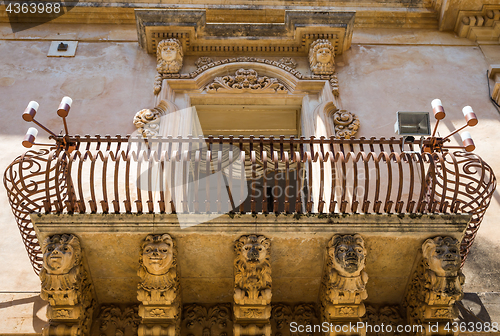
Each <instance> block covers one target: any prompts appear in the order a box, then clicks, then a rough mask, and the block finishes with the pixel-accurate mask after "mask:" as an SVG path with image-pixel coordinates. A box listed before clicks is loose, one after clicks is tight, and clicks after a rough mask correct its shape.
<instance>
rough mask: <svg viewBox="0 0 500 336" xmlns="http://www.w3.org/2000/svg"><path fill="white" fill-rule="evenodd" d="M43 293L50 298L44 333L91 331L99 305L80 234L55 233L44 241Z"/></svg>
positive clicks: (73, 334) (72, 334) (63, 334)
mask: <svg viewBox="0 0 500 336" xmlns="http://www.w3.org/2000/svg"><path fill="white" fill-rule="evenodd" d="M42 253H43V269H42V271H41V272H40V280H41V281H42V288H41V293H40V296H41V298H42V299H43V300H45V301H48V302H49V307H48V308H47V318H48V319H49V325H48V326H47V327H45V328H44V329H43V335H44V336H52V335H58V336H77V335H87V334H88V331H89V330H90V325H91V323H92V314H93V310H94V306H95V300H94V295H93V289H92V285H91V283H90V279H89V278H88V276H87V272H86V271H85V269H84V267H83V263H82V258H83V254H82V249H81V246H80V240H79V239H78V237H76V236H74V235H72V234H63V235H53V236H50V237H47V238H46V239H45V240H44V241H43V242H42Z"/></svg>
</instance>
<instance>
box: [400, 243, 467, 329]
mask: <svg viewBox="0 0 500 336" xmlns="http://www.w3.org/2000/svg"><path fill="white" fill-rule="evenodd" d="M422 256H423V258H422V260H421V261H420V263H419V264H418V266H417V269H416V270H415V273H414V275H413V279H412V281H411V283H410V285H409V288H408V290H407V292H406V298H405V301H404V303H403V306H404V308H405V309H406V315H407V318H408V323H409V324H424V323H425V324H427V322H438V323H447V322H451V321H452V320H453V319H454V318H456V317H457V316H458V310H457V308H456V307H455V306H454V304H455V302H456V301H458V300H460V299H461V298H462V296H463V290H462V285H463V283H464V280H465V277H464V275H463V274H462V272H461V271H460V261H461V258H460V242H459V241H458V240H457V239H455V238H452V237H435V238H433V239H427V240H426V241H425V242H424V243H423V244H422ZM446 334H447V333H446V332H445V331H444V330H442V328H439V331H438V333H437V335H446Z"/></svg>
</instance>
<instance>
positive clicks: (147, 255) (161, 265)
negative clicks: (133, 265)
mask: <svg viewBox="0 0 500 336" xmlns="http://www.w3.org/2000/svg"><path fill="white" fill-rule="evenodd" d="M173 252H174V251H173V246H172V242H171V241H169V240H164V241H152V242H150V243H148V244H146V245H145V246H144V249H143V253H142V262H143V263H144V266H145V267H146V269H147V270H148V272H149V273H151V274H154V275H162V274H165V273H167V272H168V270H169V269H170V267H171V266H172V261H173V256H174V255H173Z"/></svg>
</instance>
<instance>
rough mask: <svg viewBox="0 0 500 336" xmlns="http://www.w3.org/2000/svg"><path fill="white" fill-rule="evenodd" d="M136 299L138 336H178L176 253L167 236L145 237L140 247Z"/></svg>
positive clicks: (172, 243)
mask: <svg viewBox="0 0 500 336" xmlns="http://www.w3.org/2000/svg"><path fill="white" fill-rule="evenodd" d="M139 262H140V268H139V271H138V273H137V274H138V275H139V277H140V278H141V282H140V283H139V285H138V290H137V299H138V300H139V301H141V302H142V304H141V305H139V316H140V317H141V318H142V322H141V324H140V326H139V329H138V335H139V336H147V335H157V336H160V335H168V336H174V335H179V329H180V297H179V279H178V276H177V250H176V247H175V242H174V240H173V239H172V237H170V235H168V234H163V235H148V236H147V237H146V238H145V239H144V242H143V244H142V253H141V258H140V260H139Z"/></svg>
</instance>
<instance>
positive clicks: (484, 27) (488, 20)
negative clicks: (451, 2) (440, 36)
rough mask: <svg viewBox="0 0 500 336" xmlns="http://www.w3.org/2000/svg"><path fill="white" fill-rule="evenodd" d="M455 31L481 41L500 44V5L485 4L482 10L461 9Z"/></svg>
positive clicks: (462, 35)
mask: <svg viewBox="0 0 500 336" xmlns="http://www.w3.org/2000/svg"><path fill="white" fill-rule="evenodd" d="M455 33H456V34H457V35H458V36H459V37H465V38H467V39H469V40H472V41H475V42H479V43H488V44H500V5H484V6H483V8H482V10H480V11H460V12H459V14H458V17H457V21H456V23H455Z"/></svg>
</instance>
